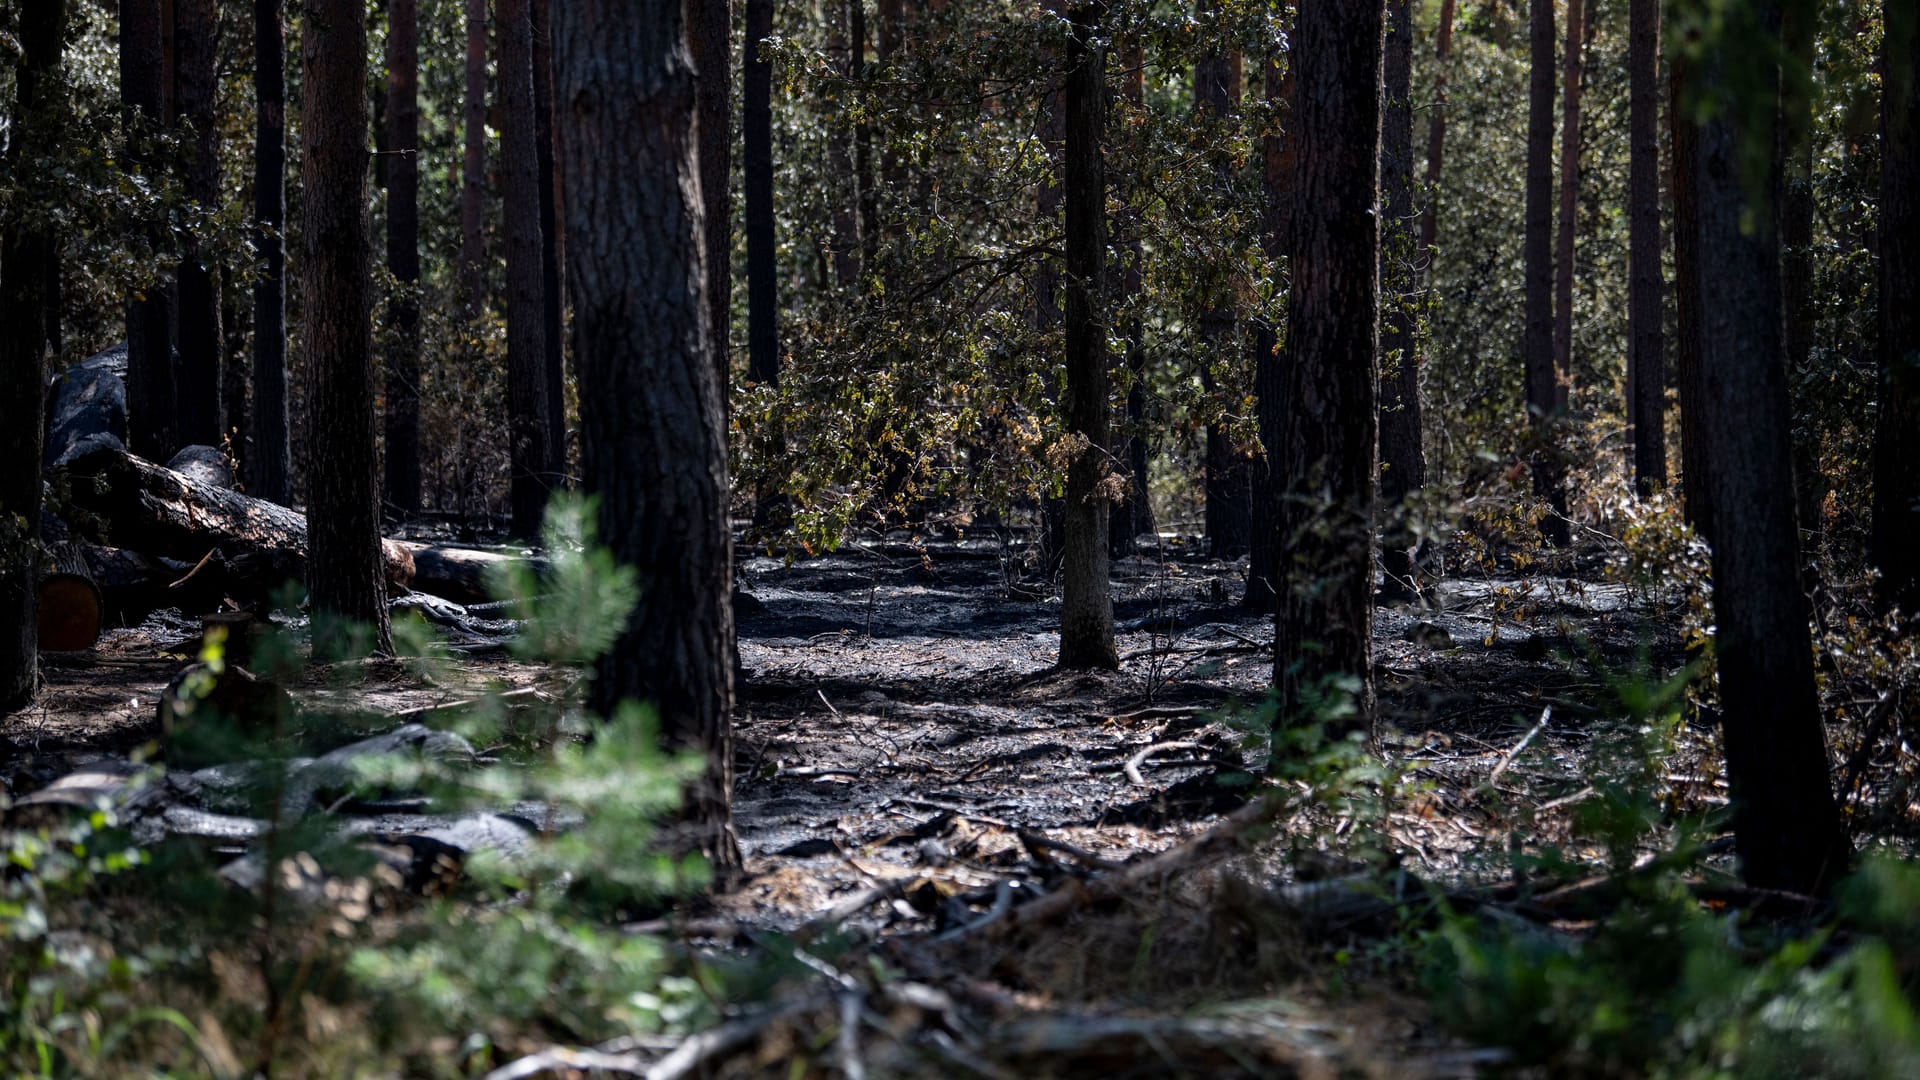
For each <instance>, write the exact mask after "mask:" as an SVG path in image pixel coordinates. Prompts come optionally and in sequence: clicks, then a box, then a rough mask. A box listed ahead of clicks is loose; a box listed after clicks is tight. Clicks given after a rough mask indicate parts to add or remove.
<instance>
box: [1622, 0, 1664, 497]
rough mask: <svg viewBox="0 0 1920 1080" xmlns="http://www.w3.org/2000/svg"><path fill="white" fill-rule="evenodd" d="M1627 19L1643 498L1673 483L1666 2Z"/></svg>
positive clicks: (1631, 250)
mask: <svg viewBox="0 0 1920 1080" xmlns="http://www.w3.org/2000/svg"><path fill="white" fill-rule="evenodd" d="M1628 11H1629V13H1628V16H1627V19H1628V23H1629V24H1630V25H1629V30H1628V34H1629V41H1628V45H1627V48H1628V54H1629V55H1628V67H1629V68H1630V71H1629V74H1628V83H1629V89H1628V98H1629V102H1628V111H1629V117H1628V129H1629V130H1628V141H1629V144H1630V150H1631V161H1630V163H1629V166H1628V168H1629V177H1628V192H1627V229H1628V239H1627V247H1628V252H1627V268H1628V273H1629V275H1630V276H1629V277H1628V279H1627V426H1628V428H1629V429H1630V431H1631V433H1632V436H1633V481H1634V487H1635V489H1636V490H1638V491H1639V493H1640V495H1641V497H1642V498H1645V497H1647V496H1649V495H1652V494H1653V493H1654V492H1655V491H1657V490H1659V489H1660V488H1663V487H1665V486H1666V484H1667V420H1666V415H1667V360H1666V348H1667V341H1666V326H1665V323H1664V317H1663V315H1662V313H1661V298H1662V295H1663V293H1664V292H1665V289H1666V285H1665V282H1664V281H1662V279H1661V272H1660V0H1631V2H1630V5H1629V9H1628Z"/></svg>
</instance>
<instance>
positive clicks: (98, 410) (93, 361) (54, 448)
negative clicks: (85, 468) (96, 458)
mask: <svg viewBox="0 0 1920 1080" xmlns="http://www.w3.org/2000/svg"><path fill="white" fill-rule="evenodd" d="M126 374H127V345H126V343H125V342H121V343H120V344H118V345H115V346H114V347H112V348H111V349H108V350H106V351H105V352H102V353H97V354H95V355H93V356H89V357H87V358H86V359H85V360H82V361H80V362H79V363H77V364H74V365H73V366H72V367H69V368H67V370H65V371H63V372H61V373H60V377H59V378H58V379H56V380H55V381H54V385H53V389H52V391H51V394H50V397H49V400H48V403H47V447H46V464H47V466H48V467H49V468H53V467H58V466H62V465H66V464H67V463H69V462H71V461H73V460H74V459H76V458H78V457H81V456H82V455H84V454H87V453H90V452H92V451H94V450H98V449H101V448H107V449H112V450H125V449H126V446H127V443H126V438H127V384H126Z"/></svg>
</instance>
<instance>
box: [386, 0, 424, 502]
mask: <svg viewBox="0 0 1920 1080" xmlns="http://www.w3.org/2000/svg"><path fill="white" fill-rule="evenodd" d="M419 42H420V38H419V25H418V19H417V15H416V8H415V5H414V0H388V2H387V150H388V153H389V155H390V156H389V157H388V158H387V269H388V270H389V271H391V272H392V273H393V278H394V284H395V286H396V289H397V291H396V293H395V295H394V296H393V299H392V301H391V303H389V304H388V306H387V324H388V325H387V349H386V400H387V410H386V417H385V419H386V451H387V454H386V498H387V507H388V508H389V509H390V510H391V511H392V512H393V513H394V514H395V515H396V516H398V517H401V518H406V517H410V516H412V515H414V514H417V513H419V512H420V300H419V294H418V291H417V290H418V288H419V285H420V94H419V69H420V51H419Z"/></svg>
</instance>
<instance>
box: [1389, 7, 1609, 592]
mask: <svg viewBox="0 0 1920 1080" xmlns="http://www.w3.org/2000/svg"><path fill="white" fill-rule="evenodd" d="M1576 2H1577V0H1576ZM1387 22H1388V26H1387V42H1386V53H1385V57H1384V61H1383V62H1384V64H1385V76H1384V83H1385V90H1386V101H1385V106H1384V111H1383V113H1382V122H1381V129H1380V186H1381V188H1382V192H1381V195H1382V197H1383V199H1384V200H1385V209H1386V218H1385V223H1384V226H1383V234H1382V236H1381V244H1380V247H1381V258H1380V264H1381V277H1382V282H1381V284H1382V289H1383V291H1384V293H1385V297H1384V299H1383V300H1382V302H1381V306H1382V308H1383V311H1382V313H1381V320H1380V364H1381V373H1380V503H1381V507H1382V510H1383V512H1384V513H1385V514H1386V515H1387V518H1386V521H1385V527H1386V535H1385V537H1384V538H1383V541H1382V543H1381V550H1380V561H1381V563H1382V568H1383V570H1384V571H1385V578H1384V580H1383V582H1382V585H1381V593H1382V595H1383V596H1385V597H1387V598H1390V599H1398V600H1406V599H1412V598H1414V597H1416V596H1418V595H1419V592H1420V583H1419V581H1418V579H1417V577H1416V567H1415V565H1414V545H1415V544H1416V543H1417V542H1418V538H1417V537H1416V536H1415V535H1414V532H1413V530H1412V529H1410V528H1408V527H1407V522H1406V514H1405V505H1406V500H1407V496H1408V495H1410V494H1412V493H1413V492H1414V491H1416V490H1418V489H1419V488H1421V487H1424V486H1425V485H1426V482H1427V455H1426V453H1425V451H1424V449H1423V448H1422V447H1421V444H1420V353H1419V342H1418V340H1417V339H1416V336H1415V335H1417V334H1418V333H1419V327H1420V271H1419V254H1418V252H1417V251H1416V250H1415V249H1414V214H1413V4H1412V0H1387Z"/></svg>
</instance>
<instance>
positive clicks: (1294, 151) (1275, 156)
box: [1241, 51, 1300, 614]
mask: <svg viewBox="0 0 1920 1080" xmlns="http://www.w3.org/2000/svg"><path fill="white" fill-rule="evenodd" d="M1285 57H1286V67H1285V68H1284V69H1283V68H1282V67H1281V62H1280V59H1279V58H1278V57H1273V58H1269V59H1268V61H1267V72H1266V87H1265V89H1266V94H1267V101H1268V102H1270V103H1274V104H1277V105H1279V106H1280V107H1281V108H1280V120H1279V124H1280V128H1279V130H1278V131H1276V132H1269V133H1268V134H1267V136H1266V138H1264V139H1263V140H1261V144H1262V145H1261V150H1262V155H1261V156H1262V161H1261V177H1260V186H1261V194H1262V199H1261V204H1262V205H1261V213H1262V217H1263V220H1262V221H1261V229H1260V245H1261V247H1262V248H1263V249H1264V250H1265V252H1266V256H1267V258H1269V259H1272V260H1274V261H1275V262H1278V261H1279V260H1280V259H1282V258H1285V257H1286V256H1287V255H1288V254H1289V253H1290V252H1291V251H1292V250H1293V249H1292V243H1293V239H1292V233H1291V232H1290V230H1291V228H1292V225H1291V218H1292V213H1293V184H1294V180H1295V174H1296V172H1297V171H1298V169H1299V157H1300V121H1299V114H1298V113H1297V112H1296V111H1295V110H1294V106H1295V104H1297V102H1296V99H1295V97H1294V87H1295V85H1296V84H1295V81H1294V68H1293V61H1294V54H1293V53H1292V52H1291V51H1289V52H1288V53H1286V54H1285ZM1253 388H1254V411H1255V413H1256V414H1257V415H1258V418H1259V422H1260V446H1261V452H1260V458H1259V460H1258V461H1256V462H1255V463H1254V473H1253V475H1254V489H1253V537H1252V545H1251V551H1250V553H1249V556H1248V559H1247V591H1246V595H1245V596H1243V597H1242V598H1241V603H1242V605H1243V606H1245V607H1247V608H1249V609H1250V610H1253V611H1259V612H1262V613H1266V614H1274V613H1277V612H1278V611H1279V605H1280V583H1281V567H1280V559H1281V553H1280V516H1279V515H1280V504H1279V501H1278V498H1279V488H1278V484H1279V476H1280V472H1279V470H1280V468H1281V464H1282V463H1281V461H1280V456H1279V446H1280V408H1281V403H1282V402H1284V401H1285V400H1286V393H1287V365H1286V357H1285V356H1284V355H1283V354H1282V352H1281V346H1280V333H1279V328H1278V327H1277V326H1275V325H1274V324H1273V323H1272V322H1270V321H1268V320H1267V319H1261V320H1260V321H1259V322H1257V323H1256V324H1255V325H1254V357H1253Z"/></svg>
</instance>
